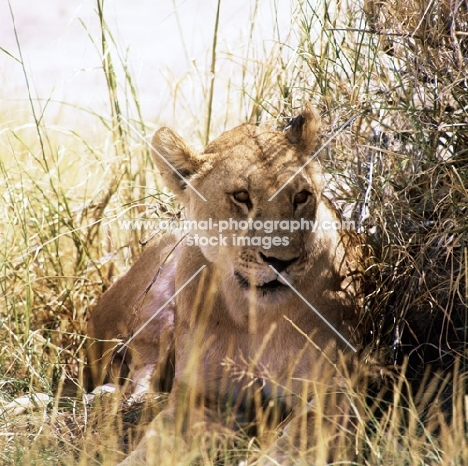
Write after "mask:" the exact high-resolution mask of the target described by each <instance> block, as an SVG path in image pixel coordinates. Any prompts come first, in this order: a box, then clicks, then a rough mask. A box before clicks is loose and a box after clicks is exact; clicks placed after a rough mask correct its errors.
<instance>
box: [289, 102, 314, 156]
mask: <svg viewBox="0 0 468 466" xmlns="http://www.w3.org/2000/svg"><path fill="white" fill-rule="evenodd" d="M318 127H319V122H318V118H317V115H316V114H315V112H314V111H313V110H312V107H311V106H310V104H309V103H305V104H304V109H303V110H302V112H301V113H300V114H299V115H298V116H297V117H295V118H293V119H292V120H291V122H290V123H289V125H288V127H287V129H286V132H285V135H286V138H287V139H288V141H289V142H290V143H291V144H297V145H298V146H300V148H301V150H304V151H305V152H312V151H313V150H314V149H315V147H316V145H317V142H318Z"/></svg>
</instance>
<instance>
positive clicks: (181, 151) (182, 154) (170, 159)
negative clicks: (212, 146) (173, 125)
mask: <svg viewBox="0 0 468 466" xmlns="http://www.w3.org/2000/svg"><path fill="white" fill-rule="evenodd" d="M151 145H152V149H153V150H152V151H151V153H152V156H153V159H154V162H155V163H156V166H157V167H158V170H159V172H160V173H161V176H162V178H163V181H164V184H165V185H166V186H167V187H168V188H169V189H170V190H171V191H172V192H173V193H174V194H176V195H177V196H178V197H179V199H180V200H181V201H184V199H185V188H186V187H187V183H186V181H185V179H187V178H190V177H191V176H192V175H193V174H194V173H196V172H197V170H198V169H199V168H200V167H201V165H202V160H201V158H200V156H199V155H198V154H197V152H195V151H194V150H193V149H192V148H191V147H190V146H189V145H188V144H186V142H185V141H184V140H183V139H182V138H181V137H180V136H179V135H178V134H176V133H174V131H172V130H171V129H169V128H167V127H163V128H160V129H158V130H157V131H156V132H155V133H154V136H153V139H152V141H151Z"/></svg>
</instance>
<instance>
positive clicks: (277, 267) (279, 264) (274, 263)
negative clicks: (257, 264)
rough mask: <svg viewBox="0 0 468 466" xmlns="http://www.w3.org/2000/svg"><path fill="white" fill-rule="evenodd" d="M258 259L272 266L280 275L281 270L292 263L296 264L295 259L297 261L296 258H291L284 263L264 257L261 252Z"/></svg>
mask: <svg viewBox="0 0 468 466" xmlns="http://www.w3.org/2000/svg"><path fill="white" fill-rule="evenodd" d="M260 257H261V258H262V260H263V261H264V262H266V263H267V264H268V265H272V266H273V267H274V269H275V270H276V271H277V272H280V273H281V272H282V271H283V270H285V269H286V268H287V267H288V266H290V265H291V264H292V263H293V262H296V261H297V259H299V258H298V257H293V258H292V259H289V260H286V261H285V260H282V259H278V258H277V257H268V256H265V254H263V253H262V252H261V253H260Z"/></svg>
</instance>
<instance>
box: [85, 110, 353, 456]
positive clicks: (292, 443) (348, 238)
mask: <svg viewBox="0 0 468 466" xmlns="http://www.w3.org/2000/svg"><path fill="white" fill-rule="evenodd" d="M317 125H318V123H317V119H316V117H315V115H314V113H313V112H312V110H311V109H310V107H309V106H306V107H305V109H304V110H303V112H302V113H301V114H300V115H299V116H297V117H296V118H294V119H293V120H292V121H291V124H290V125H289V127H288V128H287V129H286V130H285V131H283V132H278V131H270V130H267V129H262V128H260V127H257V126H252V125H242V126H239V127H237V128H234V129H232V130H230V131H227V132H225V133H223V134H222V135H221V136H219V137H218V138H217V139H216V140H214V141H213V142H211V143H210V144H209V145H208V146H207V147H206V148H205V150H204V151H203V153H197V152H195V151H194V150H192V149H191V148H190V147H189V146H188V145H187V144H186V143H185V142H184V141H183V140H182V139H181V138H180V137H179V136H177V135H176V134H175V133H174V132H173V131H171V130H170V129H168V128H161V129H159V130H158V131H156V133H155V134H154V137H153V140H152V146H153V157H154V160H155V163H156V165H157V167H158V169H159V171H160V173H161V175H162V178H163V181H164V183H165V184H166V186H167V187H168V188H169V189H171V190H172V191H173V192H174V193H175V194H176V195H177V196H178V198H179V200H180V201H181V203H183V204H184V206H185V209H186V210H185V213H186V217H187V219H188V220H189V221H192V227H193V228H194V229H192V230H191V231H190V232H189V234H188V235H187V236H186V237H185V238H184V239H183V240H182V241H181V242H180V244H178V245H177V246H175V244H176V242H177V241H178V238H176V237H173V236H171V237H163V238H162V240H161V243H160V244H157V245H155V246H153V247H152V248H151V249H149V250H147V251H145V253H144V254H143V256H142V258H141V259H140V260H139V261H138V262H137V263H136V264H135V265H134V266H133V267H132V268H131V269H130V270H129V272H128V273H127V275H126V276H125V277H124V278H123V279H122V280H121V281H119V282H117V283H116V284H115V285H114V286H113V287H112V288H111V289H110V290H109V291H108V292H107V293H106V294H105V295H104V297H103V298H102V303H101V304H99V305H98V308H97V309H96V310H95V312H94V313H93V314H92V315H91V318H90V329H91V330H90V336H91V337H93V338H95V339H97V340H109V339H111V338H115V337H117V336H118V335H126V336H127V337H130V335H131V334H135V332H138V328H140V327H142V326H144V325H145V319H146V320H147V319H149V318H150V317H151V316H152V315H154V313H155V312H156V311H158V310H159V313H158V315H157V316H156V317H155V318H154V319H153V320H152V321H151V323H150V324H149V326H150V328H151V331H150V332H149V333H148V332H147V331H145V330H143V331H142V332H141V333H140V334H136V336H135V338H133V339H130V340H129V342H128V347H127V348H126V350H127V352H128V354H129V355H130V356H131V363H130V364H129V368H130V374H129V378H130V379H131V380H132V384H133V389H135V390H138V387H139V388H141V387H148V381H149V378H150V373H151V372H152V371H153V370H154V368H155V367H158V368H159V367H163V368H164V367H166V366H167V359H168V353H169V348H170V346H171V341H172V338H173V346H174V349H175V374H174V380H173V388H172V391H171V394H170V397H169V401H168V405H167V407H166V408H165V409H164V410H163V412H161V414H160V415H158V416H157V417H156V419H155V420H154V421H153V425H152V426H151V428H150V429H148V432H147V434H146V438H144V439H143V440H142V441H141V442H140V444H139V445H138V446H137V448H136V450H135V451H134V452H133V453H132V454H131V455H130V456H129V457H128V458H127V459H126V460H125V462H124V463H125V464H137V463H139V462H143V463H144V462H145V461H147V462H148V464H163V463H164V458H165V459H166V460H167V459H168V458H169V457H170V458H171V460H170V461H174V458H175V459H181V458H182V457H183V451H184V449H183V448H180V445H179V446H177V447H174V444H173V442H175V441H176V440H177V441H179V440H180V439H183V444H184V445H185V444H186V443H190V442H191V440H192V439H193V438H194V437H195V436H196V435H198V434H200V435H203V434H204V433H206V429H210V427H209V426H213V425H218V426H219V425H222V426H223V427H224V428H229V429H244V430H245V431H246V432H247V433H249V434H253V435H260V434H261V433H262V432H263V431H264V430H265V426H268V427H271V428H273V429H274V428H275V426H278V425H279V424H281V426H282V427H284V434H283V435H282V436H281V437H280V439H279V440H278V441H277V442H275V443H274V445H273V446H272V447H271V448H270V450H269V451H268V453H267V454H266V456H265V457H264V458H267V460H265V461H266V462H268V461H269V460H268V458H270V457H271V456H272V455H273V456H276V460H277V461H279V462H286V458H288V455H294V454H297V451H298V449H300V448H303V449H308V448H309V447H311V445H312V444H313V442H314V438H315V437H314V435H313V433H312V432H311V428H312V425H313V424H314V423H315V421H314V416H315V412H316V404H317V400H316V399H315V394H316V393H317V383H320V384H323V382H324V381H327V383H328V382H330V386H332V385H334V384H332V383H331V381H332V380H336V379H337V372H336V363H337V362H338V361H339V359H340V354H342V353H343V354H344V353H351V354H352V353H353V352H354V351H355V347H356V345H357V344H358V332H357V328H358V321H359V313H360V305H361V298H362V296H361V290H360V259H361V249H360V245H359V242H358V240H357V237H356V236H355V234H354V233H353V232H350V231H344V230H341V229H340V228H338V225H339V224H340V217H339V215H338V213H337V212H336V210H335V209H334V208H333V207H332V205H331V203H330V202H329V201H328V200H327V199H326V198H325V197H324V196H323V194H322V179H321V170H320V166H319V163H318V162H316V161H314V160H312V161H311V160H310V157H311V155H312V154H313V152H314V151H315V150H316V149H317V143H318V137H317ZM195 223H196V224H195ZM298 225H299V227H298ZM265 226H267V228H265ZM257 227H258V228H257ZM262 227H263V228H262ZM220 230H222V231H220ZM168 256H170V259H169V260H166V262H165V264H164V265H163V267H162V272H160V274H159V276H157V277H156V280H154V283H153V284H152V285H151V286H150V287H148V286H149V284H150V283H151V282H152V280H153V277H155V276H156V274H157V272H158V269H159V267H160V264H161V263H162V262H163V261H165V258H167V257H168ZM145 290H146V291H145ZM145 292H146V295H145V298H144V305H143V309H142V311H141V314H140V315H139V316H137V319H138V325H137V328H130V325H131V324H132V323H133V322H134V319H135V316H134V315H132V305H135V304H136V303H137V300H138V299H141V294H142V293H143V294H144V293H145ZM106 295H107V296H106ZM169 295H176V296H175V299H174V301H172V302H170V303H169V304H168V307H166V308H164V309H163V310H160V307H161V306H162V303H164V302H166V301H167V298H168V296H169ZM174 302H175V306H174ZM134 309H137V306H134ZM136 312H137V313H138V311H136ZM173 312H174V313H175V325H174V334H173V337H172V332H173V322H172V313H173ZM134 313H135V311H134ZM104 327H105V328H104ZM149 334H150V336H149ZM139 337H140V338H139ZM95 348H97V350H96V349H95V350H94V351H93V352H91V353H90V363H91V366H92V367H93V368H94V374H95V376H94V377H95V379H96V381H99V382H102V381H103V380H104V375H103V372H105V370H106V367H105V365H106V364H104V363H102V361H103V360H105V361H107V363H108V359H109V357H108V356H105V355H104V351H103V350H102V349H100V348H99V347H98V346H96V347H95ZM106 357H107V359H106ZM351 359H352V358H351ZM157 372H158V376H157V377H156V378H158V379H159V380H160V379H161V378H162V376H161V374H162V372H161V370H160V369H158V371H157ZM140 379H141V380H143V381H141V380H140ZM338 385H339V384H338ZM325 391H326V390H325ZM335 392H336V391H335ZM330 399H331V400H332V401H331V402H330V403H329V404H331V405H333V406H334V407H336V405H337V404H339V403H338V402H337V401H336V397H335V395H333V396H332V397H331V398H330ZM325 404H326V403H325ZM322 408H323V406H322ZM323 409H324V408H323ZM291 413H292V414H291ZM296 413H297V414H296ZM335 414H336V413H335ZM304 426H305V427H304ZM162 431H164V434H163V432H162ZM168 432H169V437H167V433H168ZM299 432H300V433H302V434H303V433H304V432H306V434H305V435H306V437H307V438H304V435H302V436H301V435H299V434H298V433H299ZM197 433H198V434H197ZM312 446H313V445H312ZM288 449H292V450H293V451H295V452H296V453H292V452H288Z"/></svg>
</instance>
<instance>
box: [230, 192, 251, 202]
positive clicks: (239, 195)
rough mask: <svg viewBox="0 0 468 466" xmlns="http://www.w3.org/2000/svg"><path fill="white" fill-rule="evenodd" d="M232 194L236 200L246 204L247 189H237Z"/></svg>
mask: <svg viewBox="0 0 468 466" xmlns="http://www.w3.org/2000/svg"><path fill="white" fill-rule="evenodd" d="M233 196H234V199H235V200H236V201H237V202H241V203H242V204H247V203H248V202H249V201H250V196H249V193H248V192H247V191H238V192H237V193H234V194H233Z"/></svg>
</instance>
